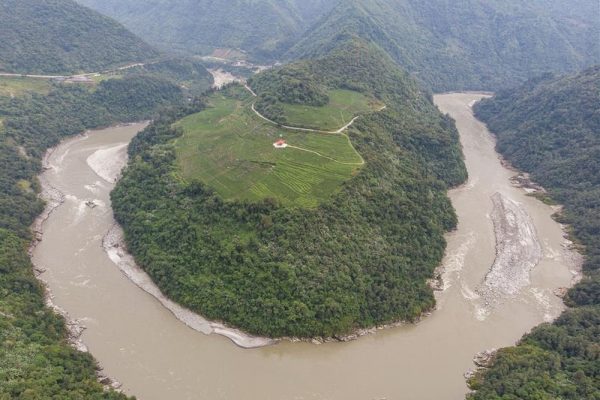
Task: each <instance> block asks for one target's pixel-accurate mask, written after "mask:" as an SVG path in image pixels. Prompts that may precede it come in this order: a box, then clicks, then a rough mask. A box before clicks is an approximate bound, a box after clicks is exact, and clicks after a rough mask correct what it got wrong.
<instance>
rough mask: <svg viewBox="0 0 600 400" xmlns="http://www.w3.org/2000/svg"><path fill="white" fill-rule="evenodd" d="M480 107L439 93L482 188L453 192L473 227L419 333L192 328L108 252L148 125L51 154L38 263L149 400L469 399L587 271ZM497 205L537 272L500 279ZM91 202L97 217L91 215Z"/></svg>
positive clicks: (464, 230)
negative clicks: (492, 359) (477, 115)
mask: <svg viewBox="0 0 600 400" xmlns="http://www.w3.org/2000/svg"><path fill="white" fill-rule="evenodd" d="M481 97H482V96H481V95H477V94H449V95H440V96H436V103H437V104H438V106H439V107H440V109H441V110H442V111H443V112H446V113H449V114H450V115H451V116H452V117H454V118H455V119H456V120H457V126H458V129H459V131H460V134H461V141H462V143H463V146H464V152H465V156H466V162H467V167H468V170H469V174H470V180H469V182H468V183H467V184H466V185H465V186H463V187H461V188H459V189H455V190H453V191H452V192H451V193H450V196H451V198H452V201H453V204H454V206H455V207H456V210H457V212H458V215H459V220H460V224H459V227H458V230H457V231H455V232H453V233H450V234H449V235H448V237H447V238H448V251H447V253H448V254H447V257H446V259H445V261H444V266H445V267H446V272H445V273H444V278H445V282H444V286H445V290H444V291H443V292H439V293H438V304H439V307H438V309H437V310H436V311H435V312H434V313H433V314H432V315H431V316H429V317H427V318H425V319H424V320H423V321H422V322H420V323H419V324H417V325H408V326H402V327H398V328H393V329H387V330H383V331H379V332H378V333H377V334H375V335H371V336H367V337H363V338H361V339H359V340H357V341H354V342H350V343H330V344H324V345H313V344H308V343H280V344H278V345H275V346H270V347H263V348H259V349H253V350H244V349H240V348H238V347H237V346H235V345H234V344H233V343H232V342H231V341H229V340H228V339H226V338H224V337H221V336H217V335H209V336H207V335H204V334H201V333H199V332H196V331H193V330H191V329H189V328H188V327H186V326H185V325H184V324H182V323H181V322H180V321H179V320H177V319H176V318H175V317H174V316H173V315H172V314H171V313H170V312H169V311H167V310H166V309H165V308H164V307H163V306H161V305H160V303H159V302H158V301H157V300H156V299H155V298H153V297H151V296H150V295H148V294H147V293H146V292H144V291H143V290H141V289H139V288H138V287H137V286H135V285H134V284H133V283H131V282H130V281H129V280H128V279H127V278H126V277H125V275H123V274H122V273H121V272H120V270H119V269H118V268H117V267H116V266H115V265H114V264H113V263H112V262H111V260H110V259H109V258H108V256H107V254H106V253H105V252H104V250H103V248H102V239H103V237H104V235H105V234H106V233H107V232H108V231H109V229H110V228H111V226H113V224H114V220H113V217H112V213H111V209H110V206H109V193H110V190H111V189H112V187H113V185H114V183H113V182H110V180H111V173H114V169H115V168H118V167H119V166H120V164H119V163H118V162H117V161H118V160H123V159H124V155H125V145H126V144H127V143H128V141H129V140H130V139H131V138H132V137H133V136H134V134H135V133H136V132H137V131H139V130H140V129H142V128H143V125H132V126H127V127H117V128H111V129H106V130H102V131H96V132H91V133H89V134H88V135H86V136H83V137H78V138H74V139H71V140H69V141H67V142H65V143H63V144H62V145H61V146H59V147H58V148H57V149H56V150H55V151H54V152H53V153H52V155H51V156H50V157H49V160H48V162H49V166H50V169H48V170H47V171H46V172H45V173H44V175H43V177H42V178H43V179H42V180H43V181H45V182H47V184H50V185H52V186H54V187H55V188H57V189H58V190H60V191H61V192H63V194H64V195H65V201H64V203H63V204H62V205H60V206H59V207H58V208H56V209H55V211H54V212H53V213H52V214H51V215H50V217H49V218H48V220H47V221H46V222H45V223H44V229H43V231H44V233H43V240H42V241H41V243H40V244H39V245H38V246H37V247H36V248H35V250H34V253H33V259H34V262H35V264H36V265H37V266H38V267H42V268H45V269H46V270H47V271H46V272H45V273H43V274H42V275H41V279H43V280H44V281H45V282H47V284H48V286H49V289H50V291H51V293H52V294H53V296H54V303H55V304H56V305H58V306H59V307H61V308H63V309H64V310H65V311H67V312H68V313H69V315H70V317H71V318H72V319H77V320H80V321H81V322H82V323H83V324H84V325H85V326H86V328H87V329H86V330H85V331H84V333H83V335H82V337H81V339H82V341H83V342H84V343H85V345H86V346H87V347H88V348H89V351H90V352H91V353H92V354H93V355H94V357H95V358H96V359H97V360H98V361H99V363H100V364H101V365H102V367H103V368H104V372H105V373H106V374H107V375H109V376H111V377H113V378H114V379H116V380H118V381H119V382H122V383H123V390H124V391H125V392H126V393H128V394H132V395H136V396H137V397H138V398H139V399H143V400H158V399H207V400H216V399H235V400H240V399H244V400H269V399H272V400H301V399H307V400H309V399H310V400H317V399H330V400H380V399H388V400H393V399H407V400H419V399H423V400H436V399H455V400H458V399H463V398H464V395H465V393H466V392H467V387H466V385H465V380H464V378H463V374H464V372H465V371H467V370H469V369H471V368H473V363H472V358H473V355H474V354H476V353H478V352H479V351H481V350H485V349H490V348H497V347H502V346H506V345H511V344H514V343H515V341H516V340H518V339H519V338H520V337H521V336H522V335H523V333H525V332H527V331H528V330H530V329H531V328H532V327H533V326H535V325H537V324H539V323H541V322H543V321H544V320H550V319H552V318H554V317H556V316H558V314H559V313H560V312H561V311H562V308H563V306H562V302H561V300H560V299H559V298H557V297H556V296H554V295H553V293H552V292H553V290H554V289H556V288H558V287H564V286H569V285H570V284H571V281H572V279H573V277H574V274H575V272H574V270H575V268H576V262H575V259H576V257H574V256H573V254H571V253H570V252H569V251H567V250H566V249H565V239H563V232H562V230H561V227H560V226H559V225H558V224H557V223H555V222H554V221H553V220H552V219H551V217H550V216H551V214H552V209H551V208H550V207H548V206H545V205H543V204H542V203H541V202H539V201H537V200H535V199H533V198H531V197H527V196H526V195H525V192H524V190H523V189H518V188H515V187H513V186H511V184H510V183H509V178H510V177H511V176H512V175H514V173H513V172H511V171H509V170H507V169H506V168H504V167H503V166H502V165H501V163H500V161H499V159H498V156H497V154H496V153H495V152H494V141H493V139H492V137H491V136H490V134H489V133H488V131H487V130H486V129H485V127H484V126H483V125H482V124H481V123H479V122H478V121H476V120H475V119H474V117H473V115H472V112H471V108H470V105H471V104H472V103H473V102H474V101H475V100H478V99H480V98H481ZM90 164H92V165H93V166H94V168H95V169H96V170H98V172H100V174H98V173H96V172H94V171H93V170H92V169H91V168H90ZM111 168H112V170H113V171H112V172H111ZM101 175H102V176H104V177H105V178H107V179H108V180H105V179H104V178H102V176H101ZM494 196H496V198H497V199H499V198H501V199H503V201H504V203H503V204H504V205H505V206H506V210H508V211H507V212H508V213H509V214H510V218H508V219H507V221H508V222H507V223H508V225H510V222H511V221H512V222H514V221H513V220H514V219H515V218H516V221H517V225H519V226H520V225H521V224H524V225H525V226H529V228H531V229H527V230H525V231H523V232H526V233H522V231H521V230H517V231H516V232H517V233H519V232H521V233H522V234H526V235H532V237H530V238H517V240H516V242H514V241H513V243H512V244H513V245H515V243H522V245H523V246H525V247H526V249H525V251H523V252H522V253H523V254H525V256H526V257H529V258H530V260H529V261H528V262H525V263H524V264H523V265H524V268H526V269H527V271H526V272H525V273H523V271H517V272H519V273H517V274H516V275H511V274H514V273H515V271H511V268H506V265H505V266H504V268H503V266H502V265H501V263H500V262H497V263H496V264H498V268H497V269H496V271H495V273H493V274H492V273H490V274H488V272H489V271H490V268H491V267H492V265H494V266H496V264H495V263H494V260H495V258H496V251H495V244H496V239H495V234H498V231H497V229H496V228H497V227H498V226H501V225H494V223H493V221H492V218H494V216H496V217H497V214H498V212H501V211H502V210H504V208H496V209H494V204H495V203H494V201H493V200H492V198H493V197H494ZM89 200H92V201H93V202H94V204H95V205H96V206H95V207H93V208H92V207H90V206H89V205H86V202H87V201H89ZM497 206H498V205H497ZM511 218H512V219H511ZM505 222H506V221H505ZM528 224H529V225H528ZM495 227H496V228H495ZM509 233H510V232H509ZM507 238H508V239H506V238H505V239H506V240H508V246H505V247H507V248H508V249H509V250H510V249H511V242H510V240H511V239H510V235H508V236H507ZM536 238H537V240H532V239H536ZM513 239H514V237H513ZM521 239H522V240H521ZM503 240H504V239H503ZM536 243H537V244H538V245H537V247H536ZM517 247H518V246H517ZM513 250H514V249H513ZM538 250H539V251H538ZM515 254H516V256H519V254H521V252H519V251H518V249H517V251H516V253H514V254H513V253H510V254H507V255H506V254H505V255H506V256H507V257H508V259H512V260H513V261H514V257H515ZM511 257H513V258H511ZM500 258H502V257H500ZM532 260H533V261H532ZM509 267H510V266H509ZM529 268H531V271H529ZM505 272H506V273H508V274H509V276H510V277H514V279H518V280H519V283H520V284H519V285H516V286H515V285H509V287H508V289H507V288H506V287H505V285H502V284H500V285H495V284H494V282H495V281H494V282H491V283H490V282H487V283H486V276H488V278H489V279H488V281H489V280H490V279H492V278H493V279H497V278H498V277H500V282H501V283H502V276H503V274H504V273H505ZM505 275H506V274H505ZM505 278H506V276H505ZM505 283H506V282H505ZM508 283H509V284H510V283H511V279H508ZM504 292H506V293H509V292H510V293H509V294H503V293H504Z"/></svg>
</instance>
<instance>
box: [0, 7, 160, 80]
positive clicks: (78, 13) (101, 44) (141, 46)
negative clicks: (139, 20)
mask: <svg viewBox="0 0 600 400" xmlns="http://www.w3.org/2000/svg"><path fill="white" fill-rule="evenodd" d="M155 56H157V52H156V51H155V50H154V49H152V48H151V47H150V46H149V45H147V44H146V43H144V42H143V41H142V40H141V39H139V38H137V37H136V36H135V35H133V34H132V33H131V32H129V31H127V29H125V28H124V27H123V26H122V25H120V24H119V23H117V22H115V21H113V20H111V19H110V18H108V17H105V16H103V15H101V14H99V13H97V12H95V11H92V10H90V9H88V8H85V7H83V6H80V5H79V4H77V3H75V2H74V1H71V0H44V1H40V0H2V1H0V71H3V72H17V73H35V74H65V73H76V72H83V71H87V72H94V71H99V70H103V69H106V68H108V67H113V66H117V65H122V64H128V63H133V62H139V61H144V60H147V59H149V58H152V57H155Z"/></svg>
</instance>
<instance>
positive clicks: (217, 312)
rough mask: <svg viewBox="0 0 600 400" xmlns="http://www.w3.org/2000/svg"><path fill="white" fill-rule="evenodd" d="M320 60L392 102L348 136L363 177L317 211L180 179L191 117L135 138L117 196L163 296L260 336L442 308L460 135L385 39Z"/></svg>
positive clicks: (460, 171) (332, 83)
mask: <svg viewBox="0 0 600 400" xmlns="http://www.w3.org/2000/svg"><path fill="white" fill-rule="evenodd" d="M310 64H311V68H312V71H313V72H314V73H315V75H318V76H321V77H322V79H323V80H325V81H326V82H327V83H328V87H330V88H341V87H343V85H342V83H348V82H350V83H354V84H355V85H357V86H356V87H355V88H358V87H360V89H361V90H360V91H361V92H364V93H368V94H370V95H372V96H375V95H377V97H378V98H380V99H381V101H382V102H384V103H385V104H387V105H388V108H387V109H386V110H384V111H382V112H379V113H371V114H368V115H365V116H364V117H362V118H360V119H359V120H357V122H356V124H355V125H353V126H352V127H351V128H350V129H349V131H348V135H349V137H350V139H351V140H352V143H353V144H354V145H355V147H356V149H357V151H358V152H359V153H360V154H361V155H362V156H363V158H364V159H365V161H366V164H365V166H364V167H363V168H362V169H361V170H360V171H359V173H358V174H357V175H356V176H354V177H353V178H352V179H350V180H348V181H347V182H345V183H344V184H343V185H342V186H341V187H340V189H339V191H338V192H337V193H335V194H333V195H332V196H331V198H330V199H329V200H328V201H325V202H323V203H321V204H320V205H319V206H318V207H314V208H303V207H289V206H286V205H285V204H282V203H281V202H279V201H277V200H276V199H269V198H267V199H265V200H263V201H257V202H250V201H236V200H229V201H227V200H224V199H223V198H222V197H221V196H219V195H218V194H217V193H215V192H214V191H213V190H211V189H210V188H209V187H207V186H206V185H204V184H202V183H201V182H199V181H195V182H182V181H181V180H179V179H178V178H177V174H178V173H179V168H178V166H177V163H176V157H177V154H176V151H175V149H174V146H173V144H172V140H173V139H174V138H177V137H180V136H181V134H182V131H181V130H180V129H177V127H174V126H173V122H176V121H178V120H180V119H181V116H180V115H174V116H167V115H165V116H163V118H162V119H160V120H157V121H156V122H155V123H154V124H153V125H152V126H150V127H149V128H148V129H146V131H144V132H143V133H142V134H141V135H139V136H138V137H137V138H136V139H135V140H134V141H133V142H132V144H131V146H130V155H131V156H132V157H131V160H132V161H131V163H130V166H129V168H128V169H127V171H126V173H125V174H124V177H123V179H122V180H121V182H120V183H119V184H118V186H117V188H116V189H115V191H114V192H113V194H112V200H113V207H114V211H115V214H116V217H117V219H118V221H119V222H120V223H121V225H122V226H123V228H124V230H125V233H126V240H127V244H128V248H129V250H130V251H131V252H132V254H133V255H134V256H135V257H136V260H137V261H138V262H139V264H140V265H141V266H143V268H145V270H146V271H147V272H148V273H149V274H150V275H151V276H152V278H153V279H154V281H155V282H156V283H157V284H158V285H159V287H160V288H161V289H162V290H163V292H164V293H165V294H166V295H167V296H169V297H170V298H172V299H173V300H175V301H177V302H179V303H181V304H183V305H185V306H187V307H190V308H191V309H193V310H195V311H198V312H200V313H201V314H203V315H204V316H206V317H208V318H209V319H215V320H223V321H225V322H227V323H229V324H231V325H234V326H236V327H241V328H243V329H245V330H247V331H248V332H250V333H254V334H259V335H268V336H301V337H311V336H327V337H330V336H335V335H343V334H346V333H350V332H351V331H352V330H354V329H356V328H360V327H366V326H373V325H377V324H384V323H388V322H393V321H397V320H409V321H412V320H415V319H417V318H418V317H419V316H420V315H421V313H423V312H425V311H427V310H429V309H431V308H432V307H433V305H434V298H433V293H432V290H431V289H430V288H429V286H428V285H427V279H429V278H430V277H431V276H432V273H433V270H434V269H435V268H436V267H437V266H438V265H439V262H440V260H441V258H442V256H443V253H444V246H445V242H444V237H443V234H444V232H445V231H446V230H448V229H451V228H452V227H454V226H455V224H456V216H455V214H454V212H453V209H452V206H451V204H450V202H449V200H448V198H447V197H446V190H447V188H448V186H452V185H456V184H459V183H461V182H463V181H464V180H465V178H466V170H465V167H464V164H463V161H462V158H461V152H460V147H459V144H458V133H457V132H456V129H455V127H454V125H453V123H452V121H450V120H449V119H447V118H445V117H443V116H442V115H441V114H440V113H439V112H438V111H437V109H436V108H435V107H434V106H433V104H432V103H431V101H430V99H428V98H427V97H426V96H424V95H423V93H422V92H421V91H420V90H419V89H418V87H417V85H416V84H415V83H414V82H413V81H411V80H410V79H409V78H408V77H407V76H406V75H405V74H404V73H402V72H401V71H400V70H399V69H398V68H397V67H396V66H395V65H394V63H393V62H392V61H391V60H390V59H389V58H388V57H387V56H386V55H385V53H383V52H382V51H381V50H380V49H378V48H377V47H375V46H372V45H370V44H367V43H365V42H362V41H358V40H352V41H349V42H348V43H346V44H345V45H344V46H341V47H340V48H339V49H336V50H335V51H333V52H332V53H331V54H329V55H328V56H327V57H323V58H321V59H317V60H313V61H311V62H310ZM259 95H260V93H259ZM191 111H193V110H190V111H188V112H191ZM179 140H181V139H179ZM267 145H268V146H269V147H270V148H272V146H271V143H268V144H267Z"/></svg>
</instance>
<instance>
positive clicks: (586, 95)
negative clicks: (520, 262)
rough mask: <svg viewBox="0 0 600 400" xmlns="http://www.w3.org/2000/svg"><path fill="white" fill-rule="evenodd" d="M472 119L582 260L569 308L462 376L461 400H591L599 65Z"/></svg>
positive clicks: (599, 232)
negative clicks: (562, 227)
mask: <svg viewBox="0 0 600 400" xmlns="http://www.w3.org/2000/svg"><path fill="white" fill-rule="evenodd" d="M476 114H477V117H478V118H480V119H481V120H482V121H484V122H486V123H487V124H488V126H489V128H490V130H491V131H492V132H494V133H495V134H496V135H497V137H498V145H497V147H498V150H499V152H500V153H502V154H503V155H504V157H506V159H508V160H509V161H510V162H511V163H513V165H515V166H516V167H517V168H519V169H521V170H523V171H526V172H529V173H531V175H532V178H533V180H534V181H536V182H537V183H539V184H541V185H542V186H544V188H546V189H547V190H548V195H549V196H550V197H551V198H553V199H555V200H556V201H557V202H558V203H560V204H564V211H563V212H562V213H561V214H560V215H559V216H558V217H557V218H558V220H559V221H560V222H564V223H566V224H569V225H571V226H572V227H573V232H572V234H573V238H574V239H575V240H576V241H577V244H579V245H581V248H582V249H583V251H584V254H585V263H584V267H583V272H584V278H583V281H582V282H581V283H579V284H578V285H576V286H575V287H574V288H573V289H571V290H570V291H569V292H568V294H567V296H566V298H565V302H566V304H567V305H568V306H570V308H569V309H568V310H567V311H565V312H564V313H563V315H562V316H561V317H560V318H559V319H558V320H557V321H556V322H554V323H553V324H544V325H541V326H539V327H537V328H535V329H534V330H533V332H532V333H531V334H529V335H526V336H525V337H524V338H523V339H522V340H521V342H520V343H519V345H518V346H516V347H512V348H507V349H502V350H500V351H499V352H498V355H497V356H496V357H495V359H494V362H493V365H492V366H491V368H490V369H488V370H484V371H481V372H480V373H479V374H477V375H476V376H475V377H474V378H473V379H472V380H471V382H470V383H471V387H472V388H473V389H475V390H477V392H476V393H475V394H473V395H471V396H470V399H473V400H483V399H485V400H487V399H507V400H508V399H546V398H548V399H550V398H553V399H554V398H560V399H573V400H579V399H597V398H600V328H599V327H600V213H599V212H598V210H599V209H600V67H595V68H592V69H589V70H587V71H585V72H582V73H581V74H578V75H573V76H566V77H562V78H553V77H551V76H545V77H542V78H540V79H537V80H533V81H530V82H528V83H527V84H525V85H524V86H522V87H521V88H518V89H516V90H515V89H513V90H507V91H503V92H499V93H498V94H497V95H496V96H495V97H494V98H492V99H490V100H485V101H483V102H481V103H480V104H479V105H477V107H476Z"/></svg>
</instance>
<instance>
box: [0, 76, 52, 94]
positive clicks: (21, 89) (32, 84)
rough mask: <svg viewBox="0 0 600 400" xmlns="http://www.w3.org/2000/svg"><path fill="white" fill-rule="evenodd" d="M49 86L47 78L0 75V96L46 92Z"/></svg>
mask: <svg viewBox="0 0 600 400" xmlns="http://www.w3.org/2000/svg"><path fill="white" fill-rule="evenodd" d="M51 86H52V84H51V83H50V81H49V80H48V79H36V78H27V77H18V76H15V77H12V76H10V77H9V76H0V96H21V95H23V94H24V93H26V92H36V93H41V94H47V93H48V92H49V91H50V88H51Z"/></svg>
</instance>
